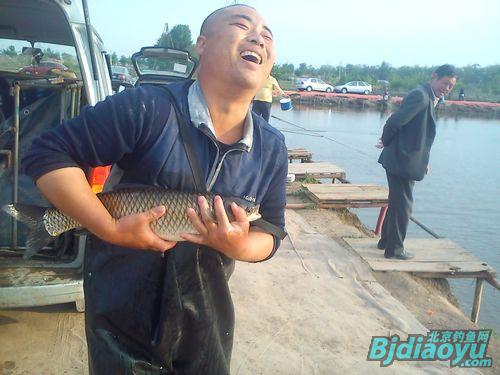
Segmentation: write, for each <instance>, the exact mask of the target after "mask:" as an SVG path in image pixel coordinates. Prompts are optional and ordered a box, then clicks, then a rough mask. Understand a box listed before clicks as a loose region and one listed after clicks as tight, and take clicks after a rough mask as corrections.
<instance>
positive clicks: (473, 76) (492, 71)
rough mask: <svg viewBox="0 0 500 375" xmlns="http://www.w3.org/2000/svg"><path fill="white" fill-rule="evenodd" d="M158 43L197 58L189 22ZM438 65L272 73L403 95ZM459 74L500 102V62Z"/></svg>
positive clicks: (478, 92)
mask: <svg viewBox="0 0 500 375" xmlns="http://www.w3.org/2000/svg"><path fill="white" fill-rule="evenodd" d="M155 45H156V46H162V47H172V48H177V49H182V50H186V51H189V52H190V53H191V55H192V56H194V57H195V58H196V57H197V55H196V52H195V48H194V43H193V38H192V34H191V30H190V28H189V26H188V25H182V24H179V25H175V26H174V27H173V28H172V29H169V27H168V24H165V28H164V30H163V32H162V33H161V35H160V37H159V38H158V39H157V41H156V43H155ZM44 54H45V56H47V57H50V58H55V59H58V60H63V61H64V60H69V56H62V55H59V54H58V53H57V52H54V51H51V50H50V48H49V49H47V50H44ZM0 55H6V56H16V55H17V52H16V51H15V48H14V47H13V46H10V47H8V48H6V49H4V50H2V51H0ZM111 61H112V64H114V65H122V66H128V67H131V60H130V56H125V55H121V56H118V55H117V54H116V53H115V52H113V53H112V54H111ZM72 62H73V61H72ZM451 63H453V62H451ZM435 68H436V66H430V67H428V66H418V65H417V66H401V67H394V66H392V65H391V64H389V63H388V62H386V61H383V62H382V63H381V64H380V65H361V64H346V65H344V66H334V65H321V66H320V67H319V68H318V67H314V66H312V65H310V64H307V63H305V62H303V63H301V64H299V65H298V66H295V65H294V64H290V63H283V64H275V65H274V67H273V70H272V73H271V74H272V75H273V76H274V77H276V78H277V79H278V80H279V81H280V82H282V83H283V86H284V87H285V88H293V87H294V85H295V83H294V81H295V80H296V79H297V78H299V77H314V78H320V79H322V80H324V81H325V82H327V83H330V84H332V85H336V84H343V83H346V82H349V81H365V82H368V83H370V84H372V85H373V86H374V87H375V89H377V88H380V86H382V85H383V84H382V83H381V82H380V81H388V82H389V90H390V92H391V93H392V94H401V95H403V94H405V93H406V92H408V91H409V90H411V89H412V88H414V87H415V86H417V85H418V84H420V83H422V82H425V81H427V80H429V79H430V77H431V74H432V72H433V71H434V69H435ZM457 74H458V82H457V85H456V89H455V91H456V92H452V94H451V95H452V96H453V95H455V96H456V95H458V92H459V91H460V89H464V91H465V96H466V99H467V100H484V101H494V102H500V65H490V66H485V67H482V66H480V65H478V64H473V65H467V66H464V67H457Z"/></svg>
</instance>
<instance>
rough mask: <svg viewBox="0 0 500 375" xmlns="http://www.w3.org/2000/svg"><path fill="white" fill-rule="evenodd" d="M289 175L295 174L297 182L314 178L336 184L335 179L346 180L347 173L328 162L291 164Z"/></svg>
mask: <svg viewBox="0 0 500 375" xmlns="http://www.w3.org/2000/svg"><path fill="white" fill-rule="evenodd" d="M288 173H293V174H294V175H295V179H296V180H303V179H305V178H306V177H312V178H315V179H322V178H328V179H331V180H332V182H335V179H339V180H342V179H345V171H344V170H343V169H342V168H340V167H338V166H336V165H335V164H332V163H328V162H321V163H291V164H290V165H289V166H288Z"/></svg>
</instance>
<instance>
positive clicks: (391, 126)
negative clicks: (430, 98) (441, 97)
mask: <svg viewBox="0 0 500 375" xmlns="http://www.w3.org/2000/svg"><path fill="white" fill-rule="evenodd" d="M426 105H427V101H426V100H425V96H424V93H423V92H422V91H420V90H413V91H411V92H410V93H409V94H408V96H407V97H406V98H404V100H403V102H402V103H401V108H399V110H397V111H396V112H394V113H393V114H392V115H391V117H389V119H388V120H387V122H386V123H385V126H384V130H383V132H382V143H383V145H384V146H387V145H389V143H391V141H392V139H393V138H394V136H395V135H396V134H397V133H398V131H399V129H401V128H402V127H403V126H405V125H407V124H408V123H409V122H410V121H411V120H412V119H413V118H414V117H415V116H416V115H417V113H418V112H420V111H421V110H422V109H424V108H425V106H426Z"/></svg>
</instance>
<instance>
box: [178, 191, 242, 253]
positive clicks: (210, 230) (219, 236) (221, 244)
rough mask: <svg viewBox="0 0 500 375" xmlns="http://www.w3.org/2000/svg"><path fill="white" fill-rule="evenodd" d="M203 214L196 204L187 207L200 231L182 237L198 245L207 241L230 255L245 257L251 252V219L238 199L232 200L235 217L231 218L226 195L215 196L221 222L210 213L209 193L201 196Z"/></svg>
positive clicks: (200, 204)
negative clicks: (197, 211)
mask: <svg viewBox="0 0 500 375" xmlns="http://www.w3.org/2000/svg"><path fill="white" fill-rule="evenodd" d="M198 205H199V207H200V212H201V217H200V216H198V215H197V214H196V211H195V210H194V209H192V208H189V209H188V210H187V215H188V217H189V219H190V220H191V222H192V223H193V226H194V227H195V228H196V230H197V231H198V233H199V234H189V233H182V234H181V237H183V238H184V239H186V240H187V241H190V242H193V243H196V244H198V245H206V246H208V247H211V248H213V249H217V250H219V251H220V252H222V253H224V254H225V255H227V256H228V257H230V258H233V259H241V258H245V255H246V254H247V253H248V252H249V249H250V243H249V239H248V233H249V230H250V222H249V221H248V218H247V216H246V214H245V210H244V209H243V208H241V207H239V206H238V205H237V204H236V203H232V204H231V210H232V212H233V214H234V218H235V221H233V222H229V219H228V217H227V215H226V211H225V210H224V204H223V202H222V198H221V197H219V196H216V197H215V198H214V209H215V216H216V218H217V222H215V221H214V220H213V219H212V218H211V217H210V215H209V209H208V202H207V200H206V199H205V197H198Z"/></svg>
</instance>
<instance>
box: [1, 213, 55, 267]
mask: <svg viewBox="0 0 500 375" xmlns="http://www.w3.org/2000/svg"><path fill="white" fill-rule="evenodd" d="M2 210H3V211H5V212H6V213H7V214H9V215H10V216H12V217H13V218H14V219H16V220H18V221H20V222H22V223H25V224H26V225H27V226H28V227H29V229H30V230H29V231H28V235H27V238H26V251H25V253H24V259H30V258H31V257H32V256H33V255H35V254H36V253H37V252H38V251H39V250H40V249H42V248H43V247H44V246H45V245H47V244H48V243H49V242H50V241H52V240H53V239H54V237H53V236H51V235H50V234H49V233H48V232H47V229H46V228H45V223H44V219H43V215H44V214H45V211H46V208H43V207H39V206H33V205H28V204H22V203H16V204H8V205H5V206H3V207H2Z"/></svg>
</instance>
